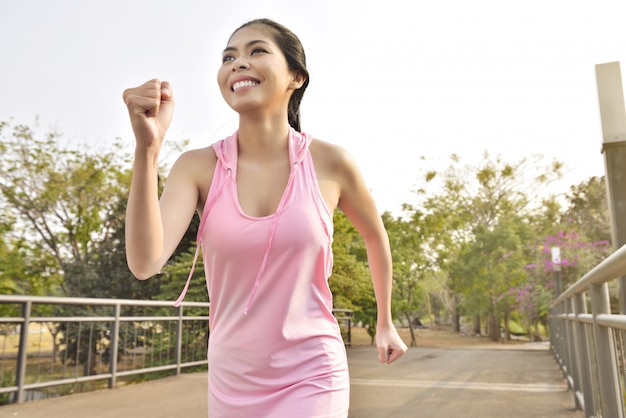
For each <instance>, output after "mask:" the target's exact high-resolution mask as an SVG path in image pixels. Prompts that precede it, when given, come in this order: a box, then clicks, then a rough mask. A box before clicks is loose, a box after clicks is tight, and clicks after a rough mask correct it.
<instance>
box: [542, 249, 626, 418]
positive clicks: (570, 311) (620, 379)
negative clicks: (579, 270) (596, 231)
mask: <svg viewBox="0 0 626 418" xmlns="http://www.w3.org/2000/svg"><path fill="white" fill-rule="evenodd" d="M622 276H626V245H625V246H623V247H622V248H620V249H619V250H617V251H615V252H614V253H613V254H612V255H610V256H609V257H607V258H606V259H605V260H604V261H602V262H601V263H600V264H598V265H597V266H596V267H594V268H593V269H592V270H591V271H589V272H588V273H587V274H585V275H584V276H583V277H582V278H581V279H580V280H578V281H577V282H576V283H574V284H573V285H572V286H570V287H569V288H568V289H567V290H565V291H564V292H563V293H562V294H561V295H559V296H558V297H557V299H556V300H555V302H554V304H553V307H552V309H551V313H550V328H551V332H550V334H551V337H550V342H551V346H552V350H553V351H554V355H555V357H556V359H557V361H558V362H559V365H560V367H561V369H562V371H563V373H564V375H565V377H566V379H567V381H568V384H569V386H570V388H571V389H572V390H573V393H574V401H575V403H576V407H577V408H578V409H581V410H583V411H584V414H585V417H607V418H613V417H624V392H623V388H624V367H625V364H626V356H625V352H624V350H625V344H624V343H625V341H626V338H625V337H626V334H625V331H626V315H624V314H614V313H612V309H611V295H613V296H614V298H613V300H616V299H617V300H619V305H620V306H626V300H624V299H625V296H624V293H625V292H624V283H619V282H620V281H621V282H624V279H623V278H622ZM617 279H619V280H617ZM614 310H615V309H614Z"/></svg>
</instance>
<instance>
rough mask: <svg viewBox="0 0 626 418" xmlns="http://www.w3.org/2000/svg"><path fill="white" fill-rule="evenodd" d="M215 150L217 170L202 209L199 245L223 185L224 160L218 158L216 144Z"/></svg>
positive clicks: (214, 172)
mask: <svg viewBox="0 0 626 418" xmlns="http://www.w3.org/2000/svg"><path fill="white" fill-rule="evenodd" d="M221 142H222V141H220V142H219V143H220V144H221ZM212 148H213V152H215V159H216V161H215V169H214V171H213V178H212V179H211V184H210V185H209V191H208V192H207V195H206V199H205V200H204V208H202V216H201V217H200V225H199V227H200V229H199V230H198V243H199V242H200V236H201V235H202V234H203V233H204V231H203V229H204V224H205V223H206V218H207V216H208V215H209V212H210V211H211V206H213V205H214V204H215V202H214V200H215V199H213V196H215V194H216V193H219V190H217V189H218V188H219V184H220V183H221V181H220V175H223V174H222V173H221V170H222V167H223V164H222V160H221V158H219V156H218V151H217V150H216V144H214V145H213V146H212Z"/></svg>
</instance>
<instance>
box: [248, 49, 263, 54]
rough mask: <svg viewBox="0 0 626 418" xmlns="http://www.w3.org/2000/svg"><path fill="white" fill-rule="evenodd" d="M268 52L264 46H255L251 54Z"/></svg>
mask: <svg viewBox="0 0 626 418" xmlns="http://www.w3.org/2000/svg"><path fill="white" fill-rule="evenodd" d="M266 52H267V51H266V50H264V49H263V48H254V49H253V50H252V52H251V53H250V54H251V55H255V54H263V53H266Z"/></svg>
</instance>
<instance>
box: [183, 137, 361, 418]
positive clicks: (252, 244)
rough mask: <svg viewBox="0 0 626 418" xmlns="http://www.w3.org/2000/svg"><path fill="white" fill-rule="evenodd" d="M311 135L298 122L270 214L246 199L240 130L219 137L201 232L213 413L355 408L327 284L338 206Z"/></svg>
mask: <svg viewBox="0 0 626 418" xmlns="http://www.w3.org/2000/svg"><path fill="white" fill-rule="evenodd" d="M310 142H311V137H310V136H309V135H306V134H301V133H299V132H296V131H295V130H291V132H290V136H289V157H290V162H291V174H290V176H289V180H288V183H287V186H286V188H285V191H284V193H283V196H282V199H281V201H280V203H279V205H278V209H277V210H276V213H274V214H273V215H270V216H265V217H252V216H248V215H246V214H245V213H244V212H243V210H242V209H241V207H240V205H239V200H238V196H237V184H236V178H237V176H236V174H237V133H235V134H234V135H232V136H230V137H228V138H226V139H224V140H222V141H219V142H217V143H216V144H214V145H213V148H214V150H215V152H216V154H217V157H218V164H217V167H216V169H215V174H214V177H213V182H212V183H211V188H210V191H209V195H208V197H207V200H206V203H205V207H204V212H203V215H202V220H201V223H200V228H199V233H198V238H199V239H198V242H199V245H200V244H201V245H202V250H203V259H204V268H205V272H206V280H207V287H208V292H209V299H210V301H211V307H210V320H209V324H210V338H209V352H208V356H209V416H210V417H211V418H216V417H229V418H233V417H246V418H249V417H278V418H280V417H290V418H291V417H306V418H312V417H319V418H321V417H325V418H339V417H346V416H347V411H348V403H349V377H348V368H347V360H346V352H345V347H344V343H343V340H342V338H341V334H340V331H339V327H338V325H337V321H336V319H335V318H334V316H333V313H332V295H331V292H330V289H329V287H328V278H329V276H330V274H331V271H332V248H331V245H332V233H333V224H332V214H331V213H330V212H329V210H328V208H327V207H326V205H325V203H324V201H323V199H322V196H321V193H320V190H319V186H318V184H317V177H316V174H315V169H314V167H313V162H312V159H311V154H310V152H309V144H310ZM196 255H197V253H196ZM190 277H191V275H190ZM188 285H189V280H188V282H187V284H186V285H185V289H184V290H183V294H181V297H180V298H179V300H178V301H177V303H180V301H181V300H182V298H183V297H184V294H185V292H186V290H187V287H188Z"/></svg>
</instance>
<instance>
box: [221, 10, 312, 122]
mask: <svg viewBox="0 0 626 418" xmlns="http://www.w3.org/2000/svg"><path fill="white" fill-rule="evenodd" d="M253 25H262V26H265V27H266V28H267V29H269V31H270V33H271V35H272V37H273V38H274V42H276V44H277V45H278V47H279V48H280V49H281V51H282V53H283V55H284V56H285V58H286V59H287V65H288V67H289V69H290V70H291V71H301V72H302V73H303V74H304V77H305V80H304V84H302V87H300V88H299V89H298V90H295V91H294V92H293V93H292V95H291V97H290V98H289V105H288V107H287V117H288V120H289V124H290V125H291V126H292V127H293V128H294V129H295V130H296V131H298V132H300V130H301V128H300V103H301V102H302V96H304V91H305V90H306V88H307V86H308V85H309V71H308V70H307V69H306V56H305V54H304V47H303V46H302V43H301V42H300V39H298V37H297V36H296V34H295V33H293V32H292V31H290V30H289V29H287V28H286V27H285V26H283V25H281V24H280V23H277V22H274V21H273V20H271V19H255V20H251V21H249V22H247V23H244V24H243V25H241V26H239V27H238V28H237V29H236V30H235V31H234V32H233V34H232V35H231V38H232V36H233V35H234V34H235V33H237V31H239V30H240V29H243V28H245V27H248V26H253Z"/></svg>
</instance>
